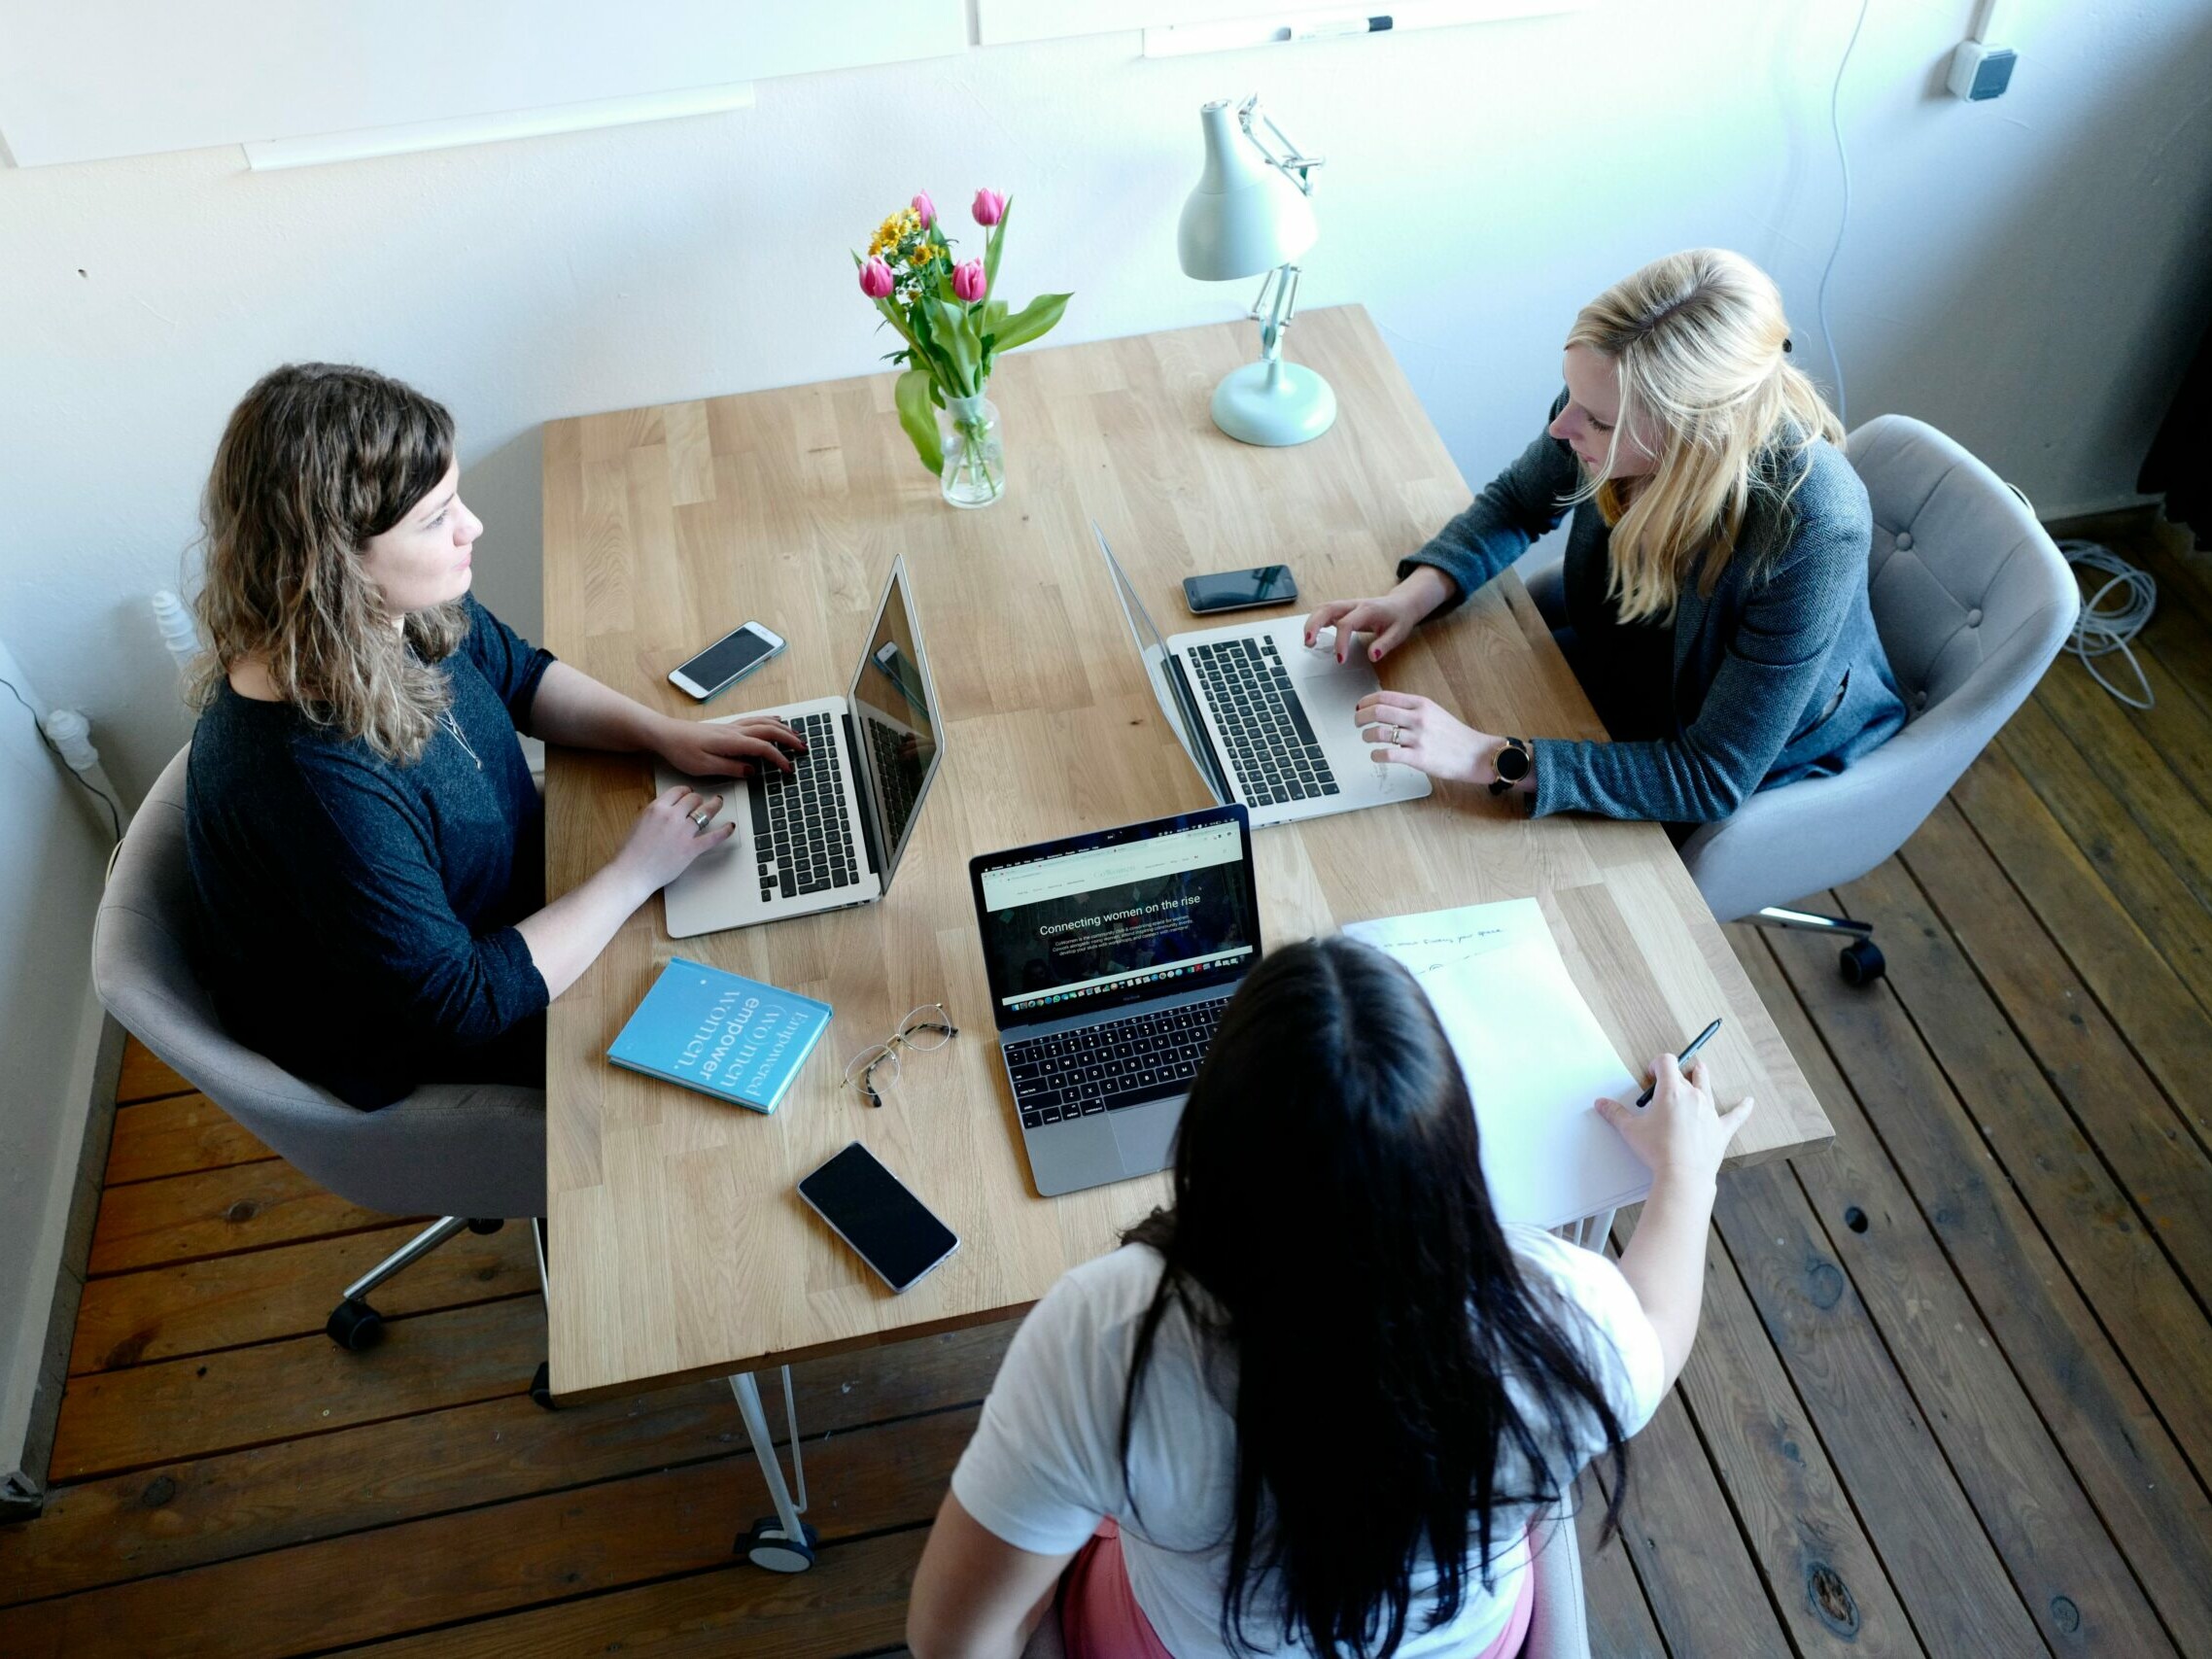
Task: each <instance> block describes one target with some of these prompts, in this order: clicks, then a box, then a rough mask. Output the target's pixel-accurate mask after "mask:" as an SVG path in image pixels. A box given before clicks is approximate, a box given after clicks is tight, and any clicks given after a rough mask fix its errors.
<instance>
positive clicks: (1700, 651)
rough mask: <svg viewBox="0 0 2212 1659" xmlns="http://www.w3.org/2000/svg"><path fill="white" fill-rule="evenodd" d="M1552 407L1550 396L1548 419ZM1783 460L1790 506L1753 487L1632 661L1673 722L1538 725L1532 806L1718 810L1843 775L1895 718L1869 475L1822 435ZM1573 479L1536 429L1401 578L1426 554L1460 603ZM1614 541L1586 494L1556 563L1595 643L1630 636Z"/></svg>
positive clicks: (1688, 817)
mask: <svg viewBox="0 0 2212 1659" xmlns="http://www.w3.org/2000/svg"><path fill="white" fill-rule="evenodd" d="M1562 401H1564V398H1562ZM1559 408H1560V403H1554V404H1553V405H1552V414H1553V415H1554V416H1556V415H1557V414H1558V412H1559ZM1785 465H1787V463H1786V462H1785V461H1784V460H1783V459H1782V458H1781V457H1780V456H1770V457H1769V458H1768V459H1767V461H1766V467H1767V469H1768V470H1769V472H1770V473H1772V474H1776V476H1775V478H1774V482H1775V483H1776V484H1780V485H1785V484H1786V481H1787V480H1786V476H1784V475H1781V468H1782V467H1784V466H1785ZM1796 465H1797V466H1799V467H1802V468H1803V469H1804V477H1803V481H1802V482H1801V483H1800V484H1799V485H1798V488H1797V490H1796V493H1795V494H1794V495H1793V496H1792V497H1791V498H1790V499H1789V501H1788V502H1787V504H1786V505H1784V504H1782V503H1781V502H1780V499H1779V497H1780V490H1779V489H1777V488H1768V489H1766V490H1762V491H1759V492H1755V493H1754V495H1753V498H1752V504H1751V507H1750V509H1749V511H1748V512H1747V514H1746V516H1745V524H1744V529H1743V532H1742V534H1741V535H1740V536H1739V537H1738V539H1737V545H1736V550H1735V552H1734V554H1733V555H1732V556H1731V557H1730V559H1729V562H1728V568H1727V570H1725V571H1724V572H1723V573H1722V574H1721V577H1720V579H1719V580H1718V581H1717V582H1716V583H1715V584H1714V585H1713V591H1712V593H1711V595H1703V594H1700V593H1698V592H1697V591H1696V589H1695V587H1694V586H1692V587H1689V588H1685V589H1684V590H1683V593H1682V595H1681V598H1680V601H1679V603H1678V604H1677V605H1676V612H1675V616H1674V621H1673V627H1672V631H1671V632H1672V639H1671V641H1666V642H1663V643H1662V646H1661V648H1659V649H1657V650H1650V649H1645V650H1641V651H1638V652H1636V653H1634V654H1633V657H1632V658H1631V659H1630V660H1632V661H1634V662H1638V663H1641V664H1642V670H1641V672H1642V673H1648V674H1651V675H1652V677H1653V683H1652V684H1651V685H1650V687H1649V693H1648V695H1649V698H1650V700H1651V706H1652V707H1653V708H1654V709H1655V710H1658V711H1660V718H1659V723H1660V724H1662V725H1664V726H1667V727H1671V731H1670V732H1669V734H1668V735H1667V736H1665V737H1663V738H1657V739H1652V740H1649V741H1644V742H1631V743H1578V742H1573V741H1569V740H1565V739H1557V738H1535V739H1534V740H1533V741H1532V743H1531V744H1530V746H1531V748H1532V750H1533V751H1534V753H1535V756H1536V779H1537V791H1536V802H1535V811H1536V812H1537V813H1538V815H1541V814H1543V813H1546V812H1602V813H1604V814H1605V815H1607V816H1608V817H1615V818H1648V819H1656V820H1659V821H1662V822H1668V823H1706V822H1710V821H1712V820H1714V819H1717V818H1724V817H1726V816H1728V814H1729V813H1731V812H1734V811H1735V810H1736V809H1737V808H1738V807H1739V806H1741V805H1743V803H1744V801H1745V798H1746V797H1747V796H1749V795H1750V794H1751V792H1752V791H1753V790H1756V789H1766V788H1771V787H1773V786H1774V785H1776V784H1780V783H1788V782H1792V781H1794V780H1796V779H1797V778H1806V777H1812V776H1815V775H1824V774H1831V773H1836V772H1841V771H1842V770H1843V769H1844V768H1845V767H1846V766H1848V765H1849V763H1850V762H1851V761H1852V760H1854V759H1856V758H1857V757H1858V756H1859V755H1862V754H1864V753H1866V752H1867V750H1869V749H1871V748H1873V747H1874V746H1875V745H1876V744H1878V743H1881V742H1882V741H1883V740H1884V739H1885V738H1887V737H1888V736H1889V735H1890V734H1891V733H1892V732H1895V731H1896V730H1897V729H1898V728H1899V727H1900V726H1902V725H1904V723H1905V704H1904V700H1903V699H1902V698H1901V697H1899V696H1898V694H1897V682H1896V679H1895V677H1894V676H1893V675H1892V674H1891V673H1890V671H1889V662H1888V659H1887V658H1886V657H1885V656H1884V654H1883V650H1882V639H1881V636H1880V635H1878V634H1877V633H1876V632H1875V628H1874V612H1873V610H1872V609H1871V607H1870V606H1869V605H1868V604H1867V597H1866V586H1867V555H1868V552H1869V549H1870V547H1871V545H1872V539H1873V531H1874V516H1873V513H1872V510H1871V509H1870V508H1869V507H1868V505H1867V499H1866V488H1865V486H1864V485H1862V484H1861V483H1860V482H1859V480H1858V475H1857V474H1856V473H1855V472H1853V471H1852V470H1851V467H1850V463H1849V461H1847V460H1846V459H1845V458H1844V456H1843V454H1842V452H1841V451H1839V450H1837V449H1836V448H1835V446H1834V445H1832V444H1830V443H1827V442H1825V441H1821V442H1816V443H1815V444H1814V445H1813V446H1812V448H1811V449H1810V450H1809V451H1807V452H1806V456H1805V459H1804V460H1803V461H1801V462H1798V463H1796ZM1581 483H1582V473H1581V467H1580V464H1579V463H1578V462H1577V461H1576V460H1575V459H1574V452H1573V450H1571V449H1570V448H1568V446H1567V445H1566V444H1564V443H1561V442H1559V441H1558V440H1557V439H1555V438H1552V437H1550V436H1548V435H1546V434H1543V433H1539V434H1538V437H1537V440H1536V441H1535V442H1534V443H1532V444H1530V445H1529V447H1528V448H1527V449H1526V450H1524V451H1523V452H1522V454H1521V456H1520V458H1519V459H1518V460H1517V461H1515V462H1514V463H1513V464H1512V465H1511V466H1510V467H1506V468H1505V470H1504V471H1503V472H1501V473H1500V474H1499V475H1498V476H1497V477H1496V478H1494V479H1492V480H1491V482H1490V484H1489V486H1488V487H1487V488H1485V489H1484V490H1483V492H1482V493H1481V494H1480V495H1479V496H1477V497H1475V499H1474V501H1473V504H1472V505H1470V506H1469V508H1468V509H1467V510H1466V511H1465V512H1463V513H1461V514H1460V515H1459V516H1458V517H1457V518H1455V519H1453V520H1452V521H1451V523H1449V524H1447V525H1446V526H1444V528H1443V529H1442V530H1441V531H1439V532H1438V533H1437V534H1436V536H1434V538H1433V539H1432V540H1431V541H1430V542H1429V543H1428V545H1426V546H1425V547H1423V548H1422V549H1421V550H1420V551H1419V552H1417V553H1415V554H1413V555H1412V556H1411V557H1409V558H1407V559H1406V560H1404V561H1403V562H1402V563H1401V564H1400V566H1399V568H1398V571H1399V575H1400V578H1402V577H1403V576H1405V575H1406V574H1407V573H1408V572H1409V571H1411V570H1413V569H1414V568H1415V567H1416V566H1420V565H1434V566H1435V567H1436V569H1437V570H1441V571H1443V573H1444V574H1445V575H1446V576H1448V577H1450V578H1451V580H1452V582H1453V583H1454V584H1455V585H1456V586H1457V588H1458V589H1459V594H1458V597H1457V598H1455V599H1453V600H1452V601H1450V602H1448V605H1447V608H1448V607H1449V605H1457V604H1458V603H1459V602H1460V600H1461V599H1464V598H1465V597H1466V596H1467V595H1469V594H1470V593H1472V592H1473V591H1474V590H1475V589H1476V588H1478V587H1480V586H1481V585H1482V584H1483V583H1484V582H1487V581H1488V580H1490V578H1491V577H1493V576H1495V575H1496V574H1497V573H1498V572H1499V571H1500V570H1503V569H1504V568H1505V567H1506V566H1507V565H1509V564H1511V563H1512V562H1513V561H1514V560H1515V559H1517V558H1518V557H1520V555H1521V554H1522V553H1524V552H1526V551H1527V550H1528V547H1529V544H1530V543H1531V542H1532V541H1534V540H1535V539H1536V538H1537V537H1538V536H1541V535H1543V534H1544V533H1545V532H1546V531H1549V530H1551V529H1552V528H1554V527H1555V526H1556V525H1557V524H1558V523H1559V521H1560V519H1561V518H1562V517H1564V516H1565V515H1566V508H1565V506H1564V505H1563V502H1564V501H1565V498H1567V497H1568V496H1571V495H1573V493H1574V491H1575V490H1576V489H1578V488H1579V487H1580V486H1581ZM1611 539H1612V532H1611V531H1610V529H1609V528H1608V527H1607V524H1606V521H1605V517H1604V515H1603V514H1602V513H1600V512H1599V510H1598V508H1597V505H1596V504H1595V503H1594V502H1589V501H1585V502H1583V503H1581V504H1580V505H1579V506H1577V507H1575V509H1574V522H1573V526H1572V527H1571V528H1570V530H1569V532H1568V538H1567V562H1566V568H1565V570H1564V571H1563V572H1562V573H1563V576H1564V578H1565V588H1566V593H1567V598H1568V605H1569V620H1570V621H1571V622H1572V623H1573V625H1574V629H1575V632H1576V634H1577V635H1578V636H1580V637H1581V639H1583V641H1584V642H1585V643H1586V644H1590V645H1595V646H1598V647H1599V648H1604V646H1605V644H1606V642H1607V639H1609V638H1610V639H1620V640H1621V642H1622V643H1623V644H1624V645H1625V644H1626V642H1627V641H1626V639H1625V637H1626V636H1627V635H1629V634H1630V633H1631V632H1632V631H1631V630H1629V629H1625V628H1623V627H1621V625H1620V624H1619V623H1618V621H1617V619H1616V618H1615V617H1614V616H1613V615H1612V614H1611V605H1610V604H1609V603H1607V602H1606V601H1605V600H1604V597H1603V596H1604V595H1605V592H1606V589H1607V580H1608V576H1609V573H1610V570H1611V554H1610V551H1609V548H1610V545H1611ZM1594 610H1595V611H1596V612H1597V613H1593V611H1594ZM1633 632H1635V633H1637V634H1646V633H1647V631H1646V630H1643V629H1637V630H1634V631H1633ZM1660 632H1661V633H1666V632H1667V630H1665V629H1664V628H1662V629H1661V630H1660ZM1624 654H1625V653H1624ZM1670 659H1671V662H1672V672H1671V673H1668V672H1666V671H1665V669H1664V668H1663V665H1664V664H1666V663H1667V662H1668V661H1669V660H1670ZM1514 735H1516V736H1527V735H1528V734H1514Z"/></svg>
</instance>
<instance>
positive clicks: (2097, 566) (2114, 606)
mask: <svg viewBox="0 0 2212 1659" xmlns="http://www.w3.org/2000/svg"><path fill="white" fill-rule="evenodd" d="M2058 551H2059V552H2061V553H2063V554H2064V555H2065V556H2066V563H2067V564H2069V565H2071V566H2073V567H2074V568H2075V569H2076V570H2099V571H2102V572H2103V573H2104V574H2105V575H2106V576H2107V577H2109V578H2110V579H2109V580H2107V581H2106V582H2105V583H2104V584H2103V585H2102V586H2101V587H2099V588H2098V589H2097V590H2096V591H2095V592H2094V593H2092V594H2091V595H2090V596H2089V598H2087V599H2086V600H2084V601H2083V602H2082V613H2081V615H2080V616H2078V617H2077V618H2075V620H2074V637H2073V638H2072V639H2069V640H2067V642H2066V649H2068V650H2069V651H2071V652H2073V653H2074V655H2075V656H2077V657H2079V658H2081V659H2082V667H2084V668H2086V669H2088V670H2089V671H2090V677H2091V678H2092V679H2094V680H2095V681H2096V682H2097V684H2099V685H2101V686H2103V687H2104V688H2105V690H2107V691H2109V692H2111V693H2112V695H2113V696H2115V697H2117V698H2119V699H2120V701H2121V702H2123V703H2125V704H2126V705H2127V707H2128V708H2130V709H2148V708H2150V707H2151V706H2152V703H2153V701H2154V700H2153V698H2152V695H2151V681H2150V679H2149V677H2148V676H2147V675H2145V674H2144V673H2143V665H2142V664H2141V663H2139V662H2137V661H2136V660H2135V653H2134V652H2133V651H2132V650H2130V649H2129V648H2128V644H2127V641H2128V640H2130V639H2134V638H2135V636H2136V635H2138V634H2140V633H2142V632H2143V626H2144V624H2145V623H2147V622H2149V621H2150V620H2151V612H2152V611H2154V610H2156V609H2157V608H2158V605H2159V584H2158V583H2157V582H2156V581H2154V580H2153V579H2152V577H2151V573H2150V572H2149V571H2148V570H2137V569H2136V568H2135V567H2134V566H2132V565H2130V564H2129V563H2128V562H2127V561H2126V560H2125V559H2123V558H2122V557H2121V556H2120V555H2119V554H2117V553H2115V552H2114V551H2113V550H2112V549H2111V548H2109V547H2106V546H2103V545H2101V544H2099V543H2097V542H2094V541H2061V542H2059V543H2058ZM2092 579H2093V578H2092ZM2116 589H2117V590H2118V593H2119V597H2118V598H2117V599H2114V600H2112V602H2111V604H2109V605H2107V604H2106V603H2105V602H2106V599H2107V596H2109V595H2111V594H2112V593H2113V592H2114V591H2115V590H2116ZM2115 651H2118V652H2119V653H2120V654H2121V655H2122V656H2123V657H2126V659H2127V666H2128V667H2129V668H2131V669H2133V670H2134V671H2135V683H2136V684H2137V685H2139V686H2141V687H2142V688H2143V696H2142V700H2141V701H2140V702H2138V701H2137V700H2136V699H2134V698H2132V697H2130V696H2128V695H2127V693H2126V692H2125V691H2123V690H2121V689H2120V687H2118V686H2117V685H2114V684H2113V683H2112V681H2110V680H2109V679H2106V678H2105V677H2104V675H2103V674H2099V673H2097V667H2096V663H2095V661H2094V659H2095V658H2097V657H2107V656H2110V655H2111V654H2112V653H2113V652H2115Z"/></svg>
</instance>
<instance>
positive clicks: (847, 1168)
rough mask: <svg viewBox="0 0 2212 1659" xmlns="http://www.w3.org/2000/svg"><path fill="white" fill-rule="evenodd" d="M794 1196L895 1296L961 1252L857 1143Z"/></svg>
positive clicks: (940, 1224)
mask: <svg viewBox="0 0 2212 1659" xmlns="http://www.w3.org/2000/svg"><path fill="white" fill-rule="evenodd" d="M799 1196H800V1197H802V1198H804V1199H805V1200H806V1201H807V1206H808V1208H810V1209H812V1211H813V1212H814V1214H816V1215H817V1216H819V1217H821V1218H822V1220H823V1221H825V1222H827V1223H829V1227H830V1230H831V1231H832V1232H834V1233H836V1234H837V1235H838V1237H840V1238H842V1239H844V1240H845V1242H846V1243H847V1244H849V1245H851V1246H852V1248H853V1250H854V1252H855V1253H856V1254H857V1255H858V1256H859V1258H860V1260H861V1261H863V1262H867V1263H868V1265H869V1266H871V1267H873V1268H874V1269H875V1270H876V1276H877V1277H878V1278H880V1279H881V1280H882V1281H883V1283H884V1284H886V1285H888V1286H890V1287H891V1289H892V1290H893V1291H895V1292H896V1291H904V1290H907V1289H909V1288H910V1287H911V1286H912V1285H913V1284H914V1282H915V1281H916V1280H917V1279H919V1278H920V1277H921V1276H922V1275H923V1274H925V1273H927V1272H928V1271H929V1270H930V1269H931V1268H932V1267H935V1266H936V1265H937V1264H938V1263H939V1262H943V1261H944V1260H945V1259H946V1258H947V1257H948V1256H950V1255H951V1254H952V1252H953V1251H955V1250H957V1249H959V1248H960V1239H959V1235H958V1234H956V1233H955V1232H953V1230H952V1229H951V1228H950V1227H947V1226H946V1225H945V1224H944V1223H943V1222H941V1221H939V1220H938V1219H937V1218H936V1217H935V1216H934V1215H932V1214H930V1212H929V1208H928V1206H927V1205H925V1204H924V1203H922V1201H921V1200H920V1199H919V1198H917V1197H916V1196H915V1195H914V1193H913V1192H910V1191H909V1190H908V1188H907V1185H906V1183H905V1182H903V1181H901V1180H900V1179H899V1178H898V1177H897V1176H896V1175H893V1174H892V1173H891V1172H890V1171H889V1170H888V1169H885V1168H884V1167H883V1166H882V1164H881V1163H880V1162H879V1161H877V1158H876V1155H875V1154H874V1153H872V1152H870V1151H869V1150H868V1149H867V1148H866V1147H864V1146H862V1145H861V1144H860V1143H859V1142H858V1141H854V1142H853V1143H852V1144H851V1145H850V1146H848V1147H847V1148H846V1149H845V1150H844V1151H843V1152H841V1153H839V1154H838V1155H837V1156H836V1157H835V1158H831V1159H830V1160H829V1161H828V1162H827V1163H825V1164H823V1165H822V1166H821V1167H820V1168H819V1169H817V1170H815V1171H814V1172H813V1173H812V1175H809V1176H808V1177H806V1179H804V1180H803V1181H801V1182H800V1183H799Z"/></svg>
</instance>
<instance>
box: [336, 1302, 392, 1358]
mask: <svg viewBox="0 0 2212 1659" xmlns="http://www.w3.org/2000/svg"><path fill="white" fill-rule="evenodd" d="M323 1334H324V1335H326V1336H328V1338H329V1339H330V1340H331V1341H333V1342H335V1343H336V1344H337V1345H338V1346H339V1347H341V1348H343V1349H345V1350H347V1351H348V1352H349V1353H355V1354H358V1353H360V1352H361V1351H362V1350H363V1348H368V1347H373V1346H374V1345H375V1344H376V1342H377V1341H378V1340H379V1339H380V1338H381V1337H382V1336H383V1335H384V1316H383V1315H382V1314H380V1313H378V1312H377V1311H376V1309H374V1308H372V1307H370V1306H369V1305H368V1303H366V1302H364V1301H363V1300H362V1299H361V1298H360V1297H358V1296H356V1297H354V1298H352V1299H350V1300H347V1301H342V1302H340V1303H339V1304H338V1305H337V1306H336V1307H334V1308H332V1309H331V1310H330V1317H329V1318H328V1320H327V1321H325V1322H324V1325H323Z"/></svg>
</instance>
